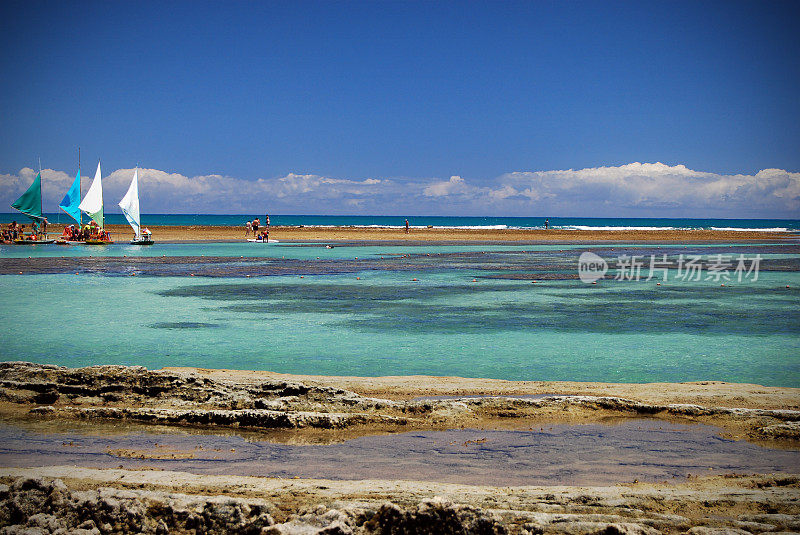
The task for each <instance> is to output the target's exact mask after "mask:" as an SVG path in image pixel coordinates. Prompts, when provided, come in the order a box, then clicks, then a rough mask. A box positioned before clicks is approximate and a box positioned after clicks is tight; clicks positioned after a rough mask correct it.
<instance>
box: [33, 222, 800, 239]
mask: <svg viewBox="0 0 800 535" xmlns="http://www.w3.org/2000/svg"><path fill="white" fill-rule="evenodd" d="M63 228H64V226H63V225H57V224H54V225H50V226H49V227H48V234H49V235H50V237H51V238H53V237H56V236H58V235H60V234H61V232H62V230H63ZM106 228H107V229H108V231H109V232H110V233H111V235H112V238H113V239H114V240H116V241H118V242H123V241H128V240H129V239H130V238H131V237H132V234H133V233H132V231H131V228H130V227H129V226H127V225H107V226H106ZM149 228H150V230H151V231H152V232H153V239H154V240H156V241H157V242H165V241H170V242H192V241H240V240H244V238H245V230H244V225H242V226H241V227H224V226H211V225H191V226H150V227H149ZM250 237H252V236H250ZM270 238H271V239H276V240H279V241H284V240H285V241H334V242H336V241H393V242H394V241H398V242H471V241H474V242H492V241H496V242H560V243H569V242H597V241H647V242H744V241H784V240H797V239H798V234H795V233H791V232H774V231H730V230H557V229H550V230H543V229H457V228H445V227H435V228H424V229H419V228H413V229H411V232H409V233H408V234H406V233H405V231H404V230H403V229H400V228H377V227H368V228H367V227H296V226H291V227H279V226H274V227H271V228H270Z"/></svg>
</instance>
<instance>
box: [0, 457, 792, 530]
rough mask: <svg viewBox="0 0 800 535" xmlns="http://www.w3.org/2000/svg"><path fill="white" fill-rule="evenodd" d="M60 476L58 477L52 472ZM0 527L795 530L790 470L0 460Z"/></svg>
mask: <svg viewBox="0 0 800 535" xmlns="http://www.w3.org/2000/svg"><path fill="white" fill-rule="evenodd" d="M55 476H59V477H55ZM0 478H2V479H3V480H4V481H6V482H7V484H2V485H0V526H5V527H4V528H2V529H0V533H4V534H5V533H26V534H31V535H33V534H40V533H71V534H90V533H92V534H97V533H206V534H225V533H238V534H251V533H253V534H265V535H266V534H275V535H278V534H282V535H307V534H319V535H322V534H327V535H333V534H351V533H354V534H414V533H419V534H431V535H434V534H504V533H518V534H550V533H552V534H572V535H584V534H586V535H589V534H623V533H627V534H643V535H656V534H659V533H693V534H731V535H732V534H742V535H746V534H749V533H772V534H778V533H796V532H798V531H800V503H798V494H799V491H798V486H799V485H800V480H798V478H797V477H782V478H774V477H769V476H727V477H714V478H697V479H692V480H689V481H687V482H684V483H680V484H671V485H657V484H642V483H637V484H633V485H625V486H614V487H580V488H579V487H510V488H498V487H477V486H464V485H446V484H436V483H416V482H404V481H357V482H353V481H327V480H279V479H269V478H250V477H235V476H196V475H192V474H186V473H179V472H153V471H129V470H97V469H86V468H74V467H50V468H39V469H25V470H21V469H16V470H11V469H0Z"/></svg>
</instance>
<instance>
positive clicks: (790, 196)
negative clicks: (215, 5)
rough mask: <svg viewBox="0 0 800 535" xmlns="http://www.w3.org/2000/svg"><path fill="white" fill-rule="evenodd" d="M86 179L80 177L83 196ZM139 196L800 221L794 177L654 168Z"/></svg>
mask: <svg viewBox="0 0 800 535" xmlns="http://www.w3.org/2000/svg"><path fill="white" fill-rule="evenodd" d="M93 171H94V170H93V169H92V170H91V172H87V174H86V175H84V178H83V191H84V192H85V191H86V189H87V188H88V184H89V182H90V181H91V179H92V177H93V176H94V173H93ZM35 176H36V172H35V171H34V170H32V169H29V168H24V169H21V170H20V171H19V172H18V173H16V174H0V203H3V206H6V207H8V206H9V205H10V204H11V202H13V201H14V199H16V198H17V197H18V196H19V195H20V194H21V193H22V192H23V191H25V189H26V188H27V187H28V186H29V185H30V183H31V181H32V180H33V178H34V177H35ZM132 176H133V170H132V169H118V170H115V171H113V172H112V173H110V174H109V175H107V176H104V177H103V186H104V192H105V199H106V210H107V212H118V209H117V206H116V203H117V202H118V200H119V199H120V198H121V197H122V195H123V194H124V193H125V191H126V189H127V187H128V184H129V182H130V180H131V177H132ZM42 177H43V180H42V184H43V185H42V188H43V195H44V202H45V210H46V211H56V210H57V206H58V202H59V201H60V200H61V198H62V197H63V195H64V194H65V193H66V191H67V189H68V188H69V186H70V184H71V183H72V180H73V179H74V176H72V175H69V174H67V173H64V172H62V171H58V170H52V169H45V170H44V171H43V172H42ZM139 188H140V196H141V205H142V211H143V212H144V213H234V214H235V213H241V214H245V213H250V212H252V213H261V212H262V211H264V210H269V211H270V212H274V213H334V214H335V213H355V212H358V213H364V214H403V213H406V214H443V215H448V214H452V215H470V214H472V215H489V214H495V215H533V216H540V215H562V216H586V217H591V216H598V217H604V216H622V217H633V216H639V217H734V218H735V217H786V218H798V217H800V173H793V172H789V171H784V170H782V169H764V170H762V171H759V172H758V173H756V174H755V175H746V174H734V175H721V174H715V173H708V172H700V171H694V170H692V169H688V168H687V167H685V166H683V165H674V166H670V165H666V164H663V163H659V162H656V163H638V162H634V163H630V164H626V165H621V166H610V167H609V166H605V167H594V168H587V169H577V170H574V169H567V170H553V171H519V172H513V173H507V174H504V175H501V176H499V177H495V178H492V179H490V180H482V181H478V180H471V179H469V180H468V179H465V178H463V177H461V176H457V175H454V176H451V177H450V178H449V179H447V180H444V179H441V178H428V179H405V178H367V179H363V180H353V179H347V178H335V177H326V176H320V175H314V174H298V173H289V174H287V175H286V176H282V177H275V178H260V179H258V180H244V179H240V178H235V177H229V176H223V175H200V176H194V177H187V176H185V175H182V174H180V173H168V172H165V171H160V170H157V169H140V170H139ZM0 209H2V208H0ZM8 209H9V208H6V210H8Z"/></svg>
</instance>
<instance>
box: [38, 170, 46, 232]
mask: <svg viewBox="0 0 800 535" xmlns="http://www.w3.org/2000/svg"><path fill="white" fill-rule="evenodd" d="M39 176H42V158H41V157H39ZM39 213H40V214H42V219H44V212H43V211H42V184H41V182H39ZM45 238H47V236H45Z"/></svg>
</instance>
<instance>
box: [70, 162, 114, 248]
mask: <svg viewBox="0 0 800 535" xmlns="http://www.w3.org/2000/svg"><path fill="white" fill-rule="evenodd" d="M78 208H79V209H80V210H81V211H82V212H83V213H85V214H86V215H88V216H89V217H90V218H91V219H92V221H94V222H95V223H97V224H98V225H100V230H101V231H104V230H105V217H104V216H103V183H102V179H101V173H100V162H97V172H96V173H95V174H94V180H92V185H91V186H89V191H87V192H86V195H85V196H84V197H83V200H82V201H81V203H80V204H79V205H78ZM84 243H86V244H87V245H105V244H108V243H114V242H112V241H111V240H108V239H105V240H104V239H90V240H86V241H85V242H84Z"/></svg>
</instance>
